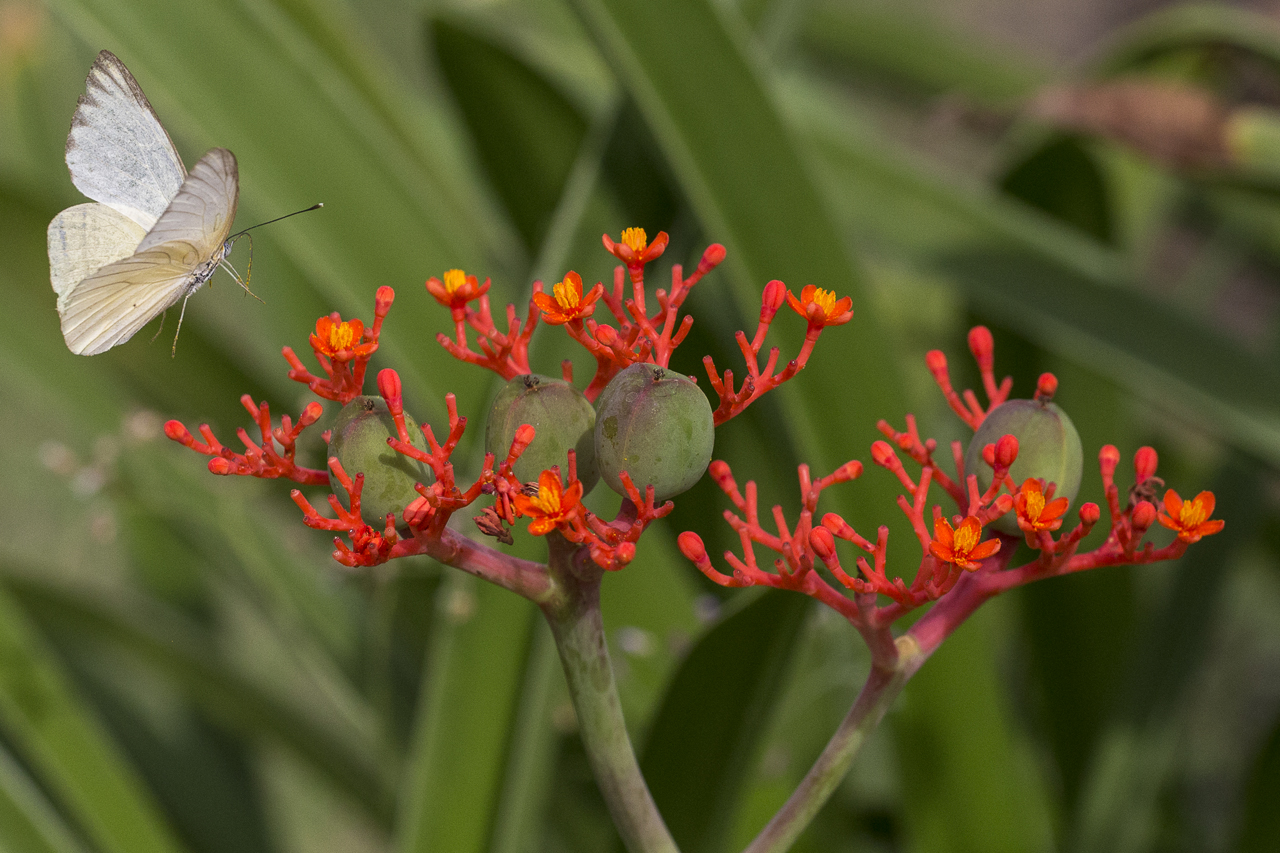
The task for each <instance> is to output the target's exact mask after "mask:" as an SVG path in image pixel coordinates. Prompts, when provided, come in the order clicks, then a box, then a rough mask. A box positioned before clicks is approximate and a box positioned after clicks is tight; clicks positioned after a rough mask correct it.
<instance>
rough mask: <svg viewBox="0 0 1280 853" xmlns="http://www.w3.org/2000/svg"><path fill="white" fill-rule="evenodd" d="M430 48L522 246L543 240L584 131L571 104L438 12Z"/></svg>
mask: <svg viewBox="0 0 1280 853" xmlns="http://www.w3.org/2000/svg"><path fill="white" fill-rule="evenodd" d="M429 27H430V30H429V31H430V35H431V38H432V42H433V46H434V48H435V54H436V57H437V59H438V60H439V63H440V68H441V70H442V71H443V73H444V78H445V80H446V81H447V83H448V84H449V87H450V89H451V91H452V93H453V97H454V99H455V100H456V101H457V104H458V107H459V109H460V110H461V111H462V115H463V117H464V119H465V120H466V122H467V125H468V127H469V128H470V130H471V135H472V138H473V139H474V140H475V145H476V152H477V154H478V155H479V157H480V159H481V160H482V161H483V163H484V165H485V168H486V170H487V171H488V174H489V180H490V183H491V184H492V185H493V188H494V189H495V190H496V191H497V193H498V195H499V197H500V198H501V199H502V201H503V203H504V204H505V206H506V209H507V212H508V213H509V214H510V216H511V218H512V220H513V222H514V223H515V226H516V228H517V229H518V230H519V231H520V234H521V236H522V237H523V238H524V243H525V248H526V249H527V250H528V251H529V252H530V253H533V252H535V251H536V250H537V249H538V248H539V246H541V244H542V241H543V238H544V237H545V236H546V233H547V229H548V227H549V226H550V224H551V217H552V214H553V213H554V211H555V208H556V205H557V203H558V202H559V200H560V196H561V192H562V189H563V187H564V184H565V181H566V180H567V179H568V177H569V172H570V170H571V169H572V168H573V164H574V160H575V159H576V156H577V152H578V149H579V147H580V146H581V144H582V141H583V138H584V136H585V135H586V131H587V122H586V120H585V119H584V118H583V117H582V116H581V115H580V114H579V113H578V111H577V110H576V109H575V108H574V106H573V104H572V103H570V101H569V100H568V99H567V98H566V97H565V96H564V95H562V94H561V93H560V92H559V91H558V90H557V89H556V88H554V87H553V86H552V85H551V84H550V83H549V82H548V81H547V80H545V79H544V78H543V77H542V76H540V75H539V74H537V73H535V72H534V70H533V69H532V68H530V67H529V66H528V65H527V64H526V63H524V62H522V61H520V59H519V58H518V57H517V56H515V55H514V54H513V53H512V52H511V51H510V50H507V49H505V47H504V46H503V45H500V44H496V43H495V42H494V41H493V40H491V38H489V37H488V34H487V33H482V32H478V31H476V30H475V29H473V28H471V27H468V26H467V25H465V24H462V23H455V22H453V21H451V20H448V19H441V18H437V19H434V20H432V21H431V22H430V24H429Z"/></svg>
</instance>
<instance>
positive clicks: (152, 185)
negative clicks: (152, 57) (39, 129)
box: [67, 50, 187, 228]
mask: <svg viewBox="0 0 1280 853" xmlns="http://www.w3.org/2000/svg"><path fill="white" fill-rule="evenodd" d="M67 167H68V168H69V169H70V170H71V182H72V183H73V184H75V185H76V187H77V188H78V189H79V190H80V192H82V193H84V194H85V195H87V196H88V197H89V198H91V199H93V200H94V201H100V202H102V203H103V204H107V205H110V206H111V207H113V208H115V209H116V210H118V211H120V212H121V213H123V214H124V215H125V216H128V217H129V218H130V219H132V220H133V221H135V222H137V223H138V224H139V225H141V226H142V227H143V228H150V227H151V226H152V225H153V224H154V223H155V221H156V219H157V218H158V217H159V216H160V214H161V213H162V212H163V211H164V209H165V208H166V207H168V206H169V202H170V200H172V199H173V197H174V195H176V194H177V192H178V189H179V187H181V186H182V181H183V179H184V178H185V177H186V174H187V170H186V167H184V166H183V165H182V159H181V158H180V157H179V156H178V152H177V150H176V149H175V148H174V147H173V141H172V140H170V139H169V134H168V133H166V132H165V129H164V127H162V126H161V124H160V119H158V118H157V117H156V113H155V110H153V109H152V108H151V104H150V102H148V101H147V96H146V95H144V94H143V93H142V88H141V87H140V86H139V85H138V81H137V80H134V79H133V75H132V74H130V73H129V69H127V68H125V67H124V63H122V62H121V61H120V60H119V59H117V58H116V57H115V55H114V54H113V53H111V52H110V51H107V50H104V51H102V52H101V53H99V54H98V59H97V61H96V62H94V63H93V67H92V68H90V69H89V76H88V78H87V79H86V80H85V93H84V94H83V95H81V96H80V101H79V103H78V104H77V105H76V111H75V115H73V116H72V118H71V133H70V134H69V135H68V136H67Z"/></svg>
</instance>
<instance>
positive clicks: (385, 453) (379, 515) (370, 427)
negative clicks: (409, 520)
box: [329, 397, 433, 528]
mask: <svg viewBox="0 0 1280 853" xmlns="http://www.w3.org/2000/svg"><path fill="white" fill-rule="evenodd" d="M404 425H405V428H406V429H408V431H409V443H410V444H412V445H413V446H414V447H417V448H419V449H421V450H424V451H425V450H426V449H427V442H426V439H424V438H423V437H422V430H420V429H419V428H418V425H417V424H416V423H415V422H414V420H413V418H411V417H410V416H409V413H408V412H405V415H404ZM391 436H397V437H398V433H397V432H396V422H395V421H394V420H393V419H392V417H391V411H390V410H389V409H388V408H387V401H386V400H384V399H382V398H381V397H356V398H355V399H354V400H352V401H351V402H350V403H347V405H345V406H343V407H342V411H341V412H339V413H338V417H337V419H336V420H334V422H333V430H332V432H331V433H330V435H329V455H330V456H336V457H338V461H339V462H341V463H342V468H343V470H344V471H346V472H347V476H348V477H350V478H351V479H353V480H354V479H355V477H356V474H364V488H363V489H362V490H361V492H360V515H361V516H362V517H363V518H364V520H365V522H367V523H368V524H370V525H372V526H373V527H375V528H380V527H382V525H383V524H385V523H386V517H387V513H389V512H390V513H394V514H395V517H396V526H397V527H400V528H403V527H404V521H403V520H402V518H401V516H402V514H403V512H404V508H405V507H407V506H408V505H409V504H410V503H412V502H413V501H414V500H415V499H416V498H417V497H418V493H417V492H416V491H415V490H414V488H413V484H414V483H422V484H423V485H427V484H429V483H430V482H431V481H432V479H433V478H432V475H431V469H430V468H428V467H427V466H426V465H424V464H423V463H421V462H418V461H417V460H416V459H410V458H409V457H408V456H405V455H404V454H403V453H399V452H397V451H396V450H394V449H393V448H392V447H391V446H390V445H388V444H387V438H388V437H391ZM329 486H330V488H332V489H333V493H334V494H336V495H337V496H338V497H339V498H340V499H341V500H342V503H343V505H344V506H347V500H346V490H344V489H343V488H342V486H340V485H339V484H338V480H337V478H336V477H334V476H333V472H330V473H329Z"/></svg>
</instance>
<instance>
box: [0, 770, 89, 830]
mask: <svg viewBox="0 0 1280 853" xmlns="http://www.w3.org/2000/svg"><path fill="white" fill-rule="evenodd" d="M0 848H3V849H5V850H21V851H23V853H83V851H84V848H83V847H82V846H81V845H80V842H79V841H77V840H76V837H75V835H73V834H72V832H71V829H70V828H69V827H68V826H67V823H66V821H65V820H64V819H63V817H62V816H61V815H59V814H58V812H57V810H56V809H55V808H54V805H53V803H51V802H49V799H48V797H47V796H46V794H45V792H44V791H42V790H40V786H39V784H38V783H37V782H36V781H35V780H34V779H32V778H31V776H29V775H28V774H27V772H26V770H24V769H23V768H22V767H21V766H20V765H19V764H18V762H17V761H15V760H14V758H13V756H12V755H10V754H9V751H8V750H7V749H0Z"/></svg>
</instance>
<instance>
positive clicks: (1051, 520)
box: [1013, 478, 1071, 533]
mask: <svg viewBox="0 0 1280 853" xmlns="http://www.w3.org/2000/svg"><path fill="white" fill-rule="evenodd" d="M1070 503H1071V502H1070V501H1068V500H1067V499H1066V498H1054V499H1053V500H1051V501H1049V502H1048V503H1045V499H1044V491H1043V487H1042V486H1041V485H1040V481H1039V480H1037V479H1035V478H1029V479H1027V480H1026V481H1025V482H1024V483H1023V484H1022V488H1021V489H1019V490H1018V494H1017V495H1016V496H1015V497H1014V499H1013V506H1014V508H1015V509H1016V510H1017V513H1018V526H1019V527H1021V528H1022V529H1023V530H1026V531H1028V532H1033V533H1034V532H1037V531H1040V530H1057V529H1058V528H1059V527H1061V526H1062V516H1063V514H1064V513H1066V511H1067V506H1068V505H1069V504H1070Z"/></svg>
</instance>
